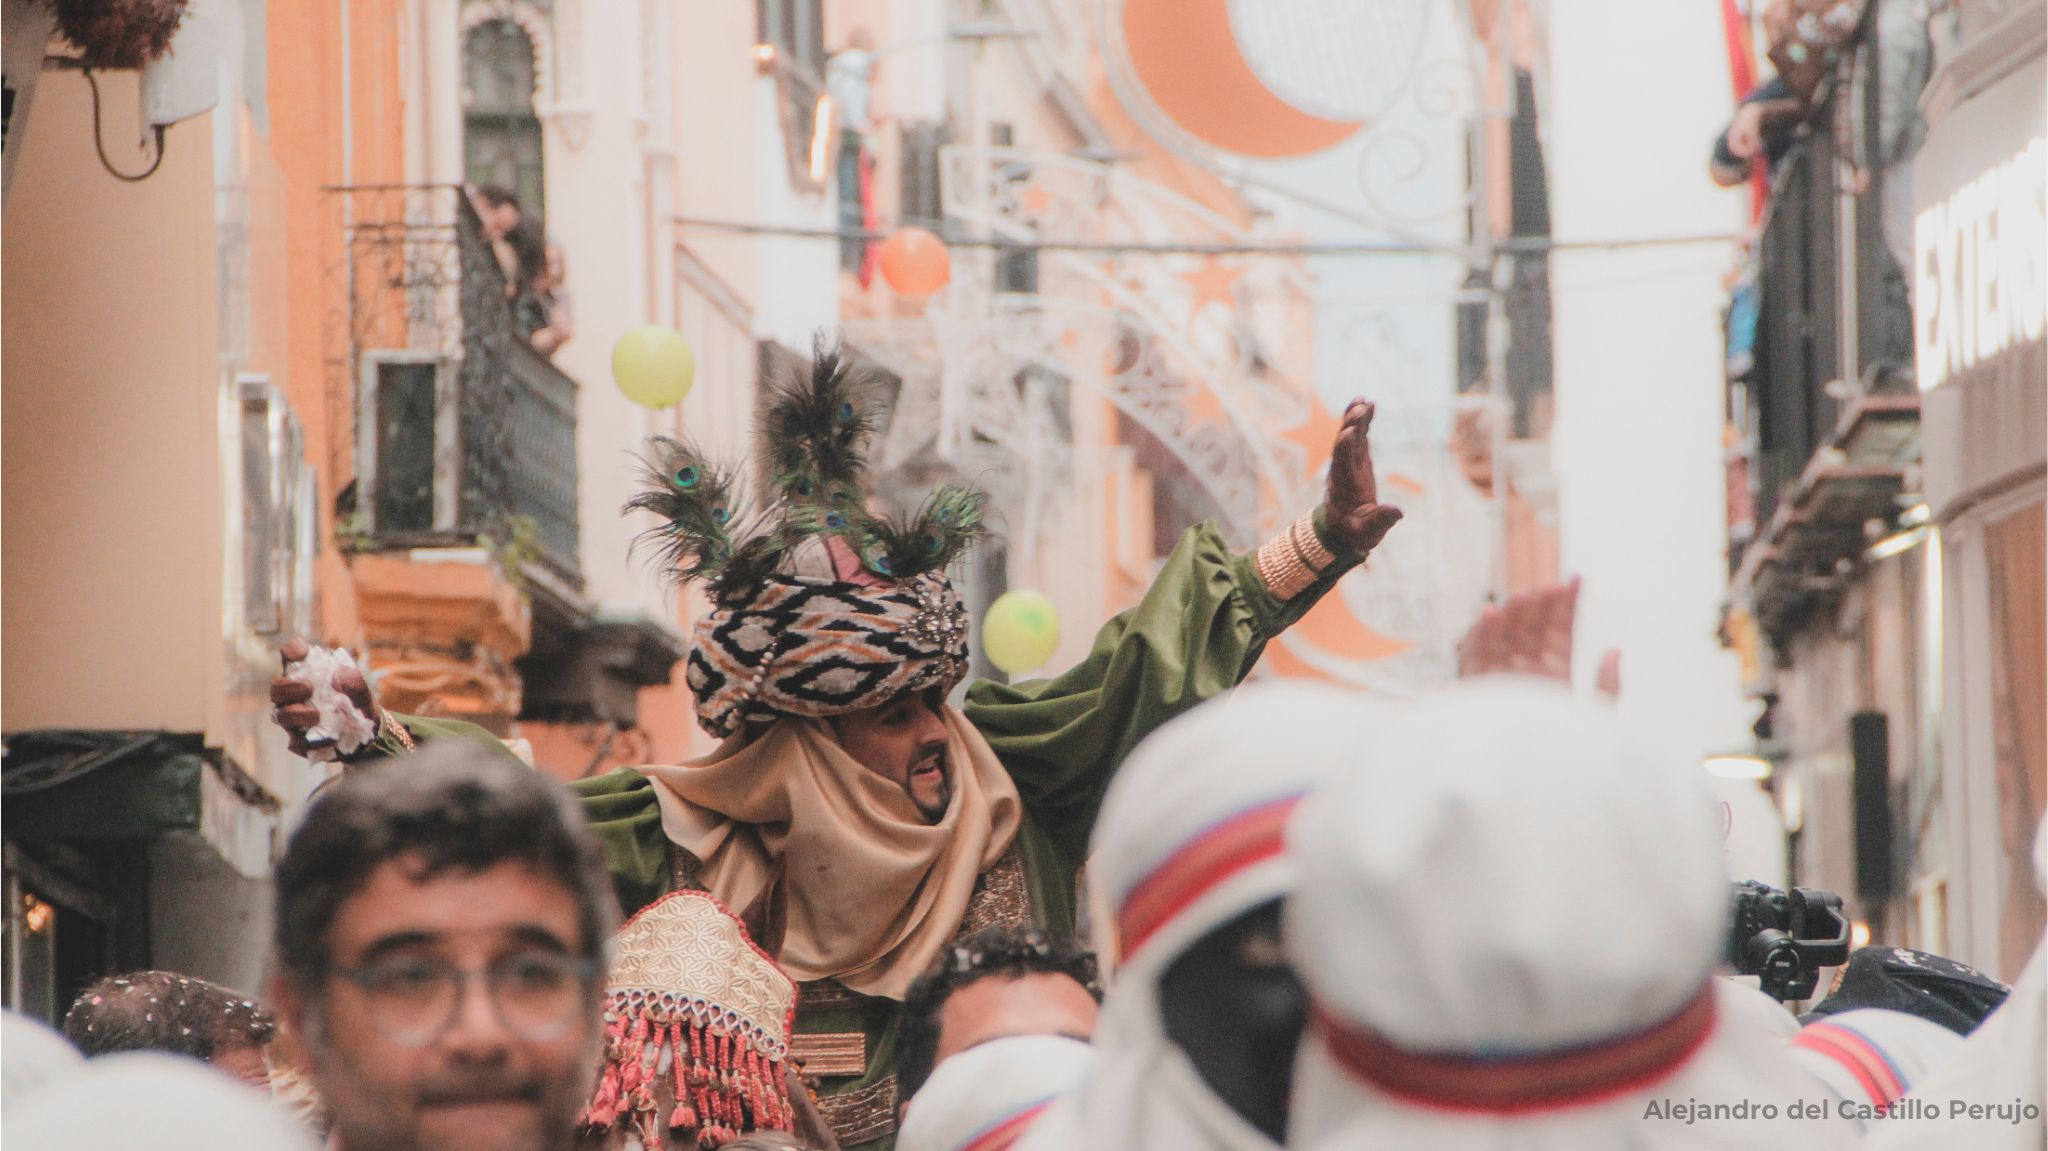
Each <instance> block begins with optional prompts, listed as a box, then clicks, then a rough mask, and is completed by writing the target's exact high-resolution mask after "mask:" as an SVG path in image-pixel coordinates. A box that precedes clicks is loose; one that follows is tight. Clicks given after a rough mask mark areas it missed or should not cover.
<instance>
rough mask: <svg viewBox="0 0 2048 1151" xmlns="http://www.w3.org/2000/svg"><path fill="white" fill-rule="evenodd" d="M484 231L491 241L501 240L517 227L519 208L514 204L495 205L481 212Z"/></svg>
mask: <svg viewBox="0 0 2048 1151" xmlns="http://www.w3.org/2000/svg"><path fill="white" fill-rule="evenodd" d="M483 222H484V230H485V231H487V232H489V233H490V237H491V239H493V240H502V239H504V238H505V237H506V236H507V235H509V234H510V233H511V231H512V229H514V228H516V227H518V226H519V207H518V205H516V204H497V205H494V206H492V207H489V208H486V209H485V210H484V212H483Z"/></svg>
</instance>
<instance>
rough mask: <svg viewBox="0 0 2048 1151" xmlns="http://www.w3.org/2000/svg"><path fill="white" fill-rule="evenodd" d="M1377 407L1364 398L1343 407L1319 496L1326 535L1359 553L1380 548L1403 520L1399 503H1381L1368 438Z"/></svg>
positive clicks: (1363, 553) (1362, 553)
mask: <svg viewBox="0 0 2048 1151" xmlns="http://www.w3.org/2000/svg"><path fill="white" fill-rule="evenodd" d="M1375 410H1376V409H1375V405H1374V404H1373V403H1372V401H1370V400H1362V399H1360V400H1353V401H1351V403H1350V404H1349V405H1348V406H1346V407H1345V409H1344V422H1343V424H1342V425H1341V426H1340V427H1339V428H1338V429H1337V442H1336V445H1335V446H1334V447H1332V448H1331V450H1330V483H1329V488H1328V490H1327V492H1326V493H1325V495H1324V497H1323V507H1324V510H1325V512H1326V515H1327V521H1328V522H1327V523H1326V525H1325V526H1326V527H1327V528H1328V529H1329V531H1330V534H1331V535H1333V536H1335V537H1337V540H1338V542H1340V543H1342V544H1343V545H1344V546H1345V547H1347V548H1350V549H1351V550H1352V551H1353V552H1355V553H1356V554H1358V555H1361V556H1362V555H1365V554H1367V553H1369V552H1371V551H1372V549H1374V548H1376V547H1378V546H1379V543H1380V541H1381V540H1383V539H1385V538H1386V535H1387V533H1388V532H1389V531H1392V530H1393V528H1394V525H1395V524H1397V523H1400V522H1401V509H1400V508H1397V507H1394V506H1393V505H1391V504H1383V503H1381V502H1379V499H1380V488H1379V481H1378V480H1377V479H1376V478H1375V477H1374V476H1373V471H1372V444H1371V441H1370V438H1369V437H1370V433H1371V431H1372V417H1373V412H1374V411H1375Z"/></svg>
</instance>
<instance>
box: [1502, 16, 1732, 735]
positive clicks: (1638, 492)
mask: <svg viewBox="0 0 2048 1151" xmlns="http://www.w3.org/2000/svg"><path fill="white" fill-rule="evenodd" d="M1645 19H1646V17H1645V15H1644V12H1643V10H1642V8H1641V6H1640V5H1638V4H1632V3H1628V2H1627V0H1579V2H1577V3H1572V4H1560V5H1552V6H1551V7H1550V20H1551V26H1550V29H1549V33H1550V53H1551V58H1550V64H1551V67H1550V71H1549V94H1550V100H1549V103H1548V104H1547V106H1545V107H1544V108H1543V120H1544V125H1545V141H1544V143H1545V146H1546V148H1547V158H1548V161H1549V169H1550V179H1551V197H1552V199H1551V208H1552V221H1553V226H1554V229H1555V233H1556V236H1557V239H1558V240H1559V241H1560V242H1567V243H1569V242H1574V241H1588V240H1612V239H1622V238H1632V237H1651V236H1674V235H1702V234H1711V233H1723V234H1725V233H1732V232H1734V231H1736V230H1737V229H1738V228H1739V227H1740V225H1741V223H1742V218H1741V212H1742V204H1743V200H1744V197H1746V196H1747V194H1748V193H1747V192H1746V191H1723V190H1720V189H1717V188H1715V187H1714V186H1713V185H1712V184H1711V183H1710V182H1709V181H1708V179H1707V174H1706V154H1707V146H1708V142H1709V141H1711V140H1712V139H1713V137H1714V134H1715V132H1716V131H1718V130H1719V129H1720V128H1721V127H1722V125H1724V124H1725V123H1726V121H1727V118H1728V115H1729V113H1730V111H1731V95H1730V92H1729V83H1728V76H1727V62H1726V61H1727V54H1726V50H1725V49H1724V48H1723V46H1722V35H1721V26H1720V19H1719V16H1718V14H1717V12H1716V10H1715V9H1714V8H1713V7H1712V6H1711V5H1661V6H1659V7H1658V8H1657V11H1656V14H1655V17H1654V21H1653V23H1654V31H1655V35H1654V39H1655V43H1656V44H1657V46H1658V47H1657V50H1656V51H1654V52H1646V51H1643V50H1642V46H1643V44H1644V40H1643V37H1644V35H1645V32H1646V28H1645V24H1644V21H1645ZM1734 258H1735V249H1734V247H1733V245H1731V244H1725V243H1714V244H1693V245H1684V246H1672V247H1638V248H1629V249H1623V250H1613V251H1608V250H1564V251H1559V252H1557V253H1556V254H1555V255H1554V256H1553V258H1552V273H1551V275H1552V284H1553V290H1554V293H1555V295H1554V301H1555V302H1554V307H1555V337H1554V338H1555V348H1556V366H1557V375H1556V380H1557V410H1558V416H1557V423H1556V428H1555V432H1554V435H1553V448H1554V451H1553V459H1554V460H1555V466H1556V470H1557V474H1558V480H1559V484H1560V496H1559V509H1560V520H1561V523H1562V539H1561V549H1562V560H1563V562H1562V566H1563V569H1564V570H1565V571H1566V572H1575V573H1578V574H1579V575H1581V576H1583V577H1584V580H1585V591H1584V594H1583V596H1582V598H1581V600H1580V604H1579V614H1578V652H1579V659H1580V660H1581V662H1582V665H1588V666H1582V671H1586V672H1590V666H1589V665H1591V664H1592V663H1593V662H1594V661H1597V660H1598V659H1599V658H1600V655H1601V653H1602V652H1604V651H1606V650H1607V649H1610V648H1618V649H1620V650H1621V652H1622V681H1623V691H1622V696H1621V707H1622V709H1623V711H1624V712H1625V713H1626V714H1627V715H1628V716H1629V718H1630V719H1631V720H1632V721H1634V722H1636V723H1638V724H1639V725H1641V726H1642V728H1643V729H1644V730H1646V731H1653V732H1656V733H1658V736H1657V738H1659V739H1660V741H1662V743H1663V744H1664V745H1665V746H1667V747H1669V748H1671V749H1673V750H1674V751H1678V752H1682V753H1684V754H1687V755H1703V754H1705V753H1707V752H1710V751H1714V750H1717V749H1727V748H1734V747H1741V746H1745V745H1746V744H1747V742H1748V740H1749V739H1750V733H1749V731H1748V726H1749V723H1750V721H1751V718H1752V715H1753V711H1754V707H1753V705H1751V704H1748V703H1745V701H1744V700H1743V699H1742V698H1741V697H1740V695H1739V692H1738V689H1737V683H1736V667H1735V658H1734V656H1733V654H1732V653H1729V652H1726V651H1723V650H1721V648H1720V646H1719V644H1718V642H1717V641H1716V639H1715V630H1716V626H1717V612H1718V604H1719V602H1720V599H1721V597H1722V594H1723V591H1724V588H1725V585H1726V577H1727V568H1726V564H1725V561H1724V559H1723V549H1724V547H1725V542H1726V541H1725V528H1724V522H1725V507H1724V499H1725V497H1724V494H1723V472H1722V468H1721V452H1720V443H1721V426H1722V422H1723V400H1722V389H1723V384H1722V374H1721V362H1722V358H1723V349H1722V341H1721V331H1720V322H1719V309H1720V307H1721V303H1722V299H1723V295H1724V293H1723V290H1722V288H1721V276H1722V274H1723V273H1724V272H1725V271H1726V270H1727V268H1728V266H1729V263H1730V261H1731V260H1732V259H1734Z"/></svg>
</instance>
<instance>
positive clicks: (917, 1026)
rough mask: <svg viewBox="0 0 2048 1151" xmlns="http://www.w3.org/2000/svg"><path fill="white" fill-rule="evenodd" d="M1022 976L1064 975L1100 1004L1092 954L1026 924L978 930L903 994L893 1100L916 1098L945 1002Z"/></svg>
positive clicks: (927, 1075) (929, 1068)
mask: <svg viewBox="0 0 2048 1151" xmlns="http://www.w3.org/2000/svg"><path fill="white" fill-rule="evenodd" d="M1026 975H1064V976H1067V977H1068V978H1070V979H1072V980H1073V981H1074V982H1076V983H1078V984H1080V985H1081V986H1082V987H1085V988H1087V989H1088V994H1090V995H1092V996H1094V997H1095V1000H1096V1002H1098V1003H1100V1002H1101V1001H1102V981H1101V977H1100V975H1099V973H1098V972H1097V970H1096V966H1095V953H1094V952H1092V951H1089V950H1088V949H1087V948H1084V947H1082V946H1081V945H1080V944H1078V943H1076V942H1074V941H1073V940H1072V939H1068V938H1066V937H1064V936H1057V935H1052V934H1050V933H1048V932H1046V931H1044V930H1042V929H1040V928H1038V927H1036V926H1033V925H1031V924H1028V923H1027V924H1016V925H1012V924H999V925H997V926H995V927H988V928H983V929H982V930H980V931H978V932H975V933H974V934H973V935H970V936H968V937H967V938H966V939H963V940H961V941H960V942H958V943H955V944H953V945H952V946H950V947H948V948H946V950H944V951H942V952H940V953H939V958H938V959H937V961H935V962H934V963H933V964H932V966H931V969H930V970H928V971H926V972H925V973H924V974H923V975H920V976H918V977H917V982H915V983H912V984H911V985H910V990H909V991H907V992H905V993H904V996H903V1013H902V1023H901V1025H900V1028H899V1030H898V1031H897V1033H896V1078H897V1084H898V1090H899V1098H903V1099H909V1098H910V1097H911V1096H913V1095H916V1094H917V1093H918V1091H919V1090H920V1089H922V1088H923V1087H924V1083H925V1080H927V1079H929V1078H931V1074H932V1065H933V1063H934V1062H935V1061H936V1059H937V1057H938V1051H939V1012H940V1011H942V1010H944V1009H945V1006H946V1001H947V1000H949V999H951V998H952V997H953V996H954V994H955V993H956V992H959V991H961V990H963V989H965V988H968V987H971V986H973V985H974V984H976V983H979V982H981V981H982V980H984V979H1021V978H1023V977H1024V976H1026Z"/></svg>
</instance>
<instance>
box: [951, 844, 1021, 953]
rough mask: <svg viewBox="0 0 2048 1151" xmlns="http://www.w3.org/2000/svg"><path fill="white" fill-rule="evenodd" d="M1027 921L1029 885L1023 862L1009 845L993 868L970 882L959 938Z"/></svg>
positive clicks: (961, 918) (957, 936)
mask: <svg viewBox="0 0 2048 1151" xmlns="http://www.w3.org/2000/svg"><path fill="white" fill-rule="evenodd" d="M1029 922H1031V885H1030V883H1029V882H1028V881H1026V879H1025V878H1024V859H1023V857H1022V856H1020V855H1018V854H1017V848H1016V847H1015V846H1014V845H1013V846H1012V847H1011V848H1010V850H1008V851H1006V852H1004V853H1003V857H1002V858H1001V859H998V860H996V862H995V866H993V867H991V868H989V869H988V870H987V871H984V872H982V873H981V878H980V879H977V880H975V881H974V894H973V895H971V896H968V898H967V912H966V914H964V915H962V916H961V917H960V931H959V933H958V934H957V935H955V936H954V938H955V939H963V938H965V937H967V936H969V935H973V934H974V933H975V932H977V931H981V930H984V929H986V928H990V927H995V926H997V925H999V924H1001V925H1007V924H1016V923H1029Z"/></svg>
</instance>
